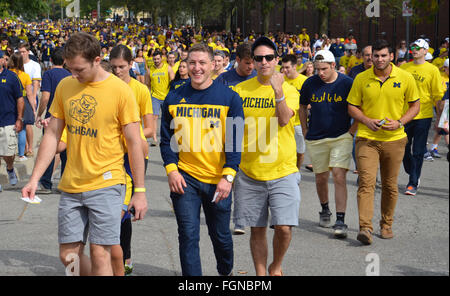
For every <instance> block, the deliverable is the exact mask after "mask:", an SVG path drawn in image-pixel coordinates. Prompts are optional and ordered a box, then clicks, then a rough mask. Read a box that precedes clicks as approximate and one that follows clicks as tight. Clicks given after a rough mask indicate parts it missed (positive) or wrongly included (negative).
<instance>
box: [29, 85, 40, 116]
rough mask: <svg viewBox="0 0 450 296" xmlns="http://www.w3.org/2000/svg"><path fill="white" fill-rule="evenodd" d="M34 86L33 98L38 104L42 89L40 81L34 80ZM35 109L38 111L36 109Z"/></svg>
mask: <svg viewBox="0 0 450 296" xmlns="http://www.w3.org/2000/svg"><path fill="white" fill-rule="evenodd" d="M32 85H33V97H32V98H33V99H34V101H35V102H36V97H37V94H38V93H39V90H40V89H41V82H40V81H39V80H33V82H32ZM29 100H30V99H29ZM35 105H36V103H34V104H33V105H31V106H35ZM34 109H36V107H35V108H34Z"/></svg>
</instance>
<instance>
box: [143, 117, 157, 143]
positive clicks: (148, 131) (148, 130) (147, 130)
mask: <svg viewBox="0 0 450 296" xmlns="http://www.w3.org/2000/svg"><path fill="white" fill-rule="evenodd" d="M143 122H144V135H145V137H146V138H152V137H153V135H154V133H155V132H156V131H155V130H154V127H153V120H152V114H145V115H144V116H143Z"/></svg>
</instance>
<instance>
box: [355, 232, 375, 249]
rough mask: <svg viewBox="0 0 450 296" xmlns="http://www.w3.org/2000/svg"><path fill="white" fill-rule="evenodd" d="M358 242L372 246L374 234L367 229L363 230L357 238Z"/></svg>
mask: <svg viewBox="0 0 450 296" xmlns="http://www.w3.org/2000/svg"><path fill="white" fill-rule="evenodd" d="M356 239H357V240H359V241H360V242H361V243H362V244H363V245H370V244H372V241H373V239H372V233H370V231H369V230H367V229H362V230H361V231H360V232H359V233H358V236H357V237H356Z"/></svg>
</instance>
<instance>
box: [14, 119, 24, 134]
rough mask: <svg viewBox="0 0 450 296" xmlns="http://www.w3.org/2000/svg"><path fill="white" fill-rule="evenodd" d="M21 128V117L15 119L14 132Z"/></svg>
mask: <svg viewBox="0 0 450 296" xmlns="http://www.w3.org/2000/svg"><path fill="white" fill-rule="evenodd" d="M22 128H23V121H22V119H17V120H16V124H15V125H14V130H15V131H16V133H19V132H20V131H21V130H22Z"/></svg>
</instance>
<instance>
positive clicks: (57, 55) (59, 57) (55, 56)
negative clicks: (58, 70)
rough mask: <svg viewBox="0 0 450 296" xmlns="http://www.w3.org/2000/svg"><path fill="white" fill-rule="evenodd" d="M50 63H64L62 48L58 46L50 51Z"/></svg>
mask: <svg viewBox="0 0 450 296" xmlns="http://www.w3.org/2000/svg"><path fill="white" fill-rule="evenodd" d="M51 58H52V63H53V64H54V65H56V66H62V65H63V64H64V58H63V49H62V48H58V49H56V50H55V51H54V52H53V53H52V56H51Z"/></svg>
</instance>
